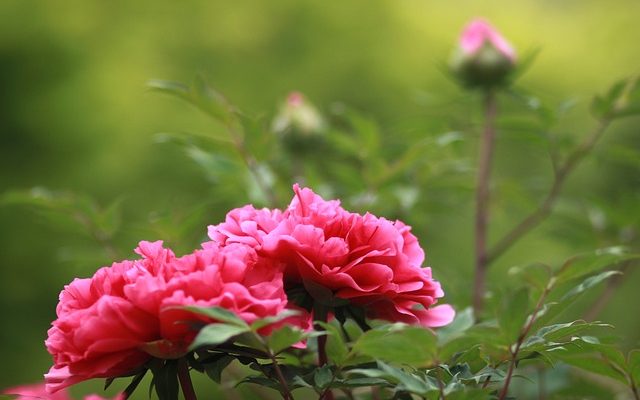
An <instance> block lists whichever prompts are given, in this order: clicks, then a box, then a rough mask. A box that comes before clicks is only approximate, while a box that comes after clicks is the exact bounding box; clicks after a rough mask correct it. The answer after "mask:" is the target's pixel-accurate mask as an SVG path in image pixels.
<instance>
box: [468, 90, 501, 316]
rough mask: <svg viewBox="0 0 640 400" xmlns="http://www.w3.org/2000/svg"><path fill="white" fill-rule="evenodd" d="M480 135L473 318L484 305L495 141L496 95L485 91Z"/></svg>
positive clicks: (491, 91)
mask: <svg viewBox="0 0 640 400" xmlns="http://www.w3.org/2000/svg"><path fill="white" fill-rule="evenodd" d="M484 115H485V123H484V132H483V134H482V139H481V143H480V155H479V158H478V178H477V188H476V220H475V280H474V288H473V308H474V311H475V315H476V317H477V316H479V315H480V313H481V311H482V307H483V303H484V293H485V286H486V284H485V282H486V275H487V265H488V263H487V232H488V225H489V194H490V189H489V185H490V181H491V162H492V158H493V148H494V142H495V134H496V129H495V122H496V116H497V102H496V95H495V92H494V91H493V90H487V91H486V92H485V97H484Z"/></svg>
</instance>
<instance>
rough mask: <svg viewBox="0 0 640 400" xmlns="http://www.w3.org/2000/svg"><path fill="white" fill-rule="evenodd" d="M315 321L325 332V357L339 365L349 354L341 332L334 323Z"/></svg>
mask: <svg viewBox="0 0 640 400" xmlns="http://www.w3.org/2000/svg"><path fill="white" fill-rule="evenodd" d="M316 323H317V324H318V325H320V326H321V327H322V328H324V329H325V331H326V332H327V345H326V351H327V357H328V358H329V360H330V361H332V362H333V363H334V364H335V365H337V366H341V365H342V364H343V363H344V362H345V361H346V360H347V357H348V354H349V349H348V348H347V344H346V343H345V341H344V338H343V337H342V333H341V332H340V330H339V329H338V328H337V327H336V326H335V325H334V324H331V323H327V322H322V321H317V322H316Z"/></svg>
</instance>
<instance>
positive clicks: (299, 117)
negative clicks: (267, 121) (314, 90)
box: [272, 92, 325, 150]
mask: <svg viewBox="0 0 640 400" xmlns="http://www.w3.org/2000/svg"><path fill="white" fill-rule="evenodd" d="M324 128H325V123H324V120H323V118H322V116H321V115H320V112H319V111H318V110H317V109H316V108H315V107H314V106H313V104H311V103H309V101H307V99H306V98H305V96H304V95H303V94H302V93H300V92H291V93H289V95H288V96H287V100H286V101H285V102H284V104H283V105H282V106H281V107H280V111H279V112H278V114H277V115H276V117H275V119H274V120H273V124H272V130H273V131H274V132H275V133H276V134H278V135H280V136H281V137H282V140H283V142H284V144H285V146H287V147H288V148H290V149H291V150H304V149H307V148H311V149H313V148H315V146H316V145H317V144H318V142H319V141H321V136H322V133H323V132H324Z"/></svg>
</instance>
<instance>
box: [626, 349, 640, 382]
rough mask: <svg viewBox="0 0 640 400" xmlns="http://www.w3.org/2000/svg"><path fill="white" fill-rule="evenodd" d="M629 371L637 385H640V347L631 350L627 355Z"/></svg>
mask: <svg viewBox="0 0 640 400" xmlns="http://www.w3.org/2000/svg"><path fill="white" fill-rule="evenodd" d="M627 372H628V373H629V376H631V377H632V378H633V381H634V382H635V384H636V386H640V349H635V350H631V351H630V352H629V356H628V357H627Z"/></svg>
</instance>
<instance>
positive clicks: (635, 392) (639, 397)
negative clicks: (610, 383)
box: [631, 383, 640, 400]
mask: <svg viewBox="0 0 640 400" xmlns="http://www.w3.org/2000/svg"><path fill="white" fill-rule="evenodd" d="M631 393H633V398H634V399H635V400H640V394H638V387H637V386H636V385H635V384H634V383H632V384H631Z"/></svg>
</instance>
